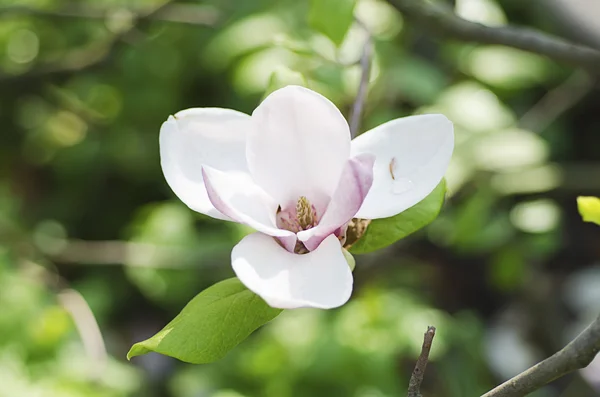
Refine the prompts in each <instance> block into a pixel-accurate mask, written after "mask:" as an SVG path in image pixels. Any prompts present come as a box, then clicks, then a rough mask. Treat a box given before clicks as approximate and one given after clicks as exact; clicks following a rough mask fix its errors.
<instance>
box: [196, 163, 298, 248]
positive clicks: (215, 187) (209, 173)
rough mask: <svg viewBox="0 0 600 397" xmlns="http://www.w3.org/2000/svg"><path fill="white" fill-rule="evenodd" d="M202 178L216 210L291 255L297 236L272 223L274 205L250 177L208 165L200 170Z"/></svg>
mask: <svg viewBox="0 0 600 397" xmlns="http://www.w3.org/2000/svg"><path fill="white" fill-rule="evenodd" d="M202 176H203V178H204V185H205V186H206V192H207V194H208V198H209V200H210V202H211V203H212V205H214V206H215V208H216V209H217V210H218V211H220V212H221V213H222V214H224V215H227V216H228V217H230V218H231V219H233V220H234V221H236V222H238V223H242V224H244V225H248V226H250V227H251V228H253V229H255V230H256V231H258V232H261V233H264V234H267V235H269V236H272V237H276V238H277V239H278V240H279V241H280V242H281V244H282V245H283V247H284V248H285V249H286V250H288V251H290V252H294V247H295V246H296V234H295V233H293V232H290V231H289V230H282V229H279V228H278V227H277V226H276V225H275V224H274V222H275V219H274V217H273V216H272V214H274V213H275V206H274V205H273V203H272V202H271V201H272V200H271V199H270V197H269V196H268V195H267V194H266V193H265V192H264V191H263V190H262V189H261V188H260V187H258V186H257V185H256V184H255V183H254V182H253V181H252V179H251V178H249V177H248V176H246V175H242V174H234V173H228V172H223V171H219V170H216V169H214V168H210V167H207V166H203V167H202Z"/></svg>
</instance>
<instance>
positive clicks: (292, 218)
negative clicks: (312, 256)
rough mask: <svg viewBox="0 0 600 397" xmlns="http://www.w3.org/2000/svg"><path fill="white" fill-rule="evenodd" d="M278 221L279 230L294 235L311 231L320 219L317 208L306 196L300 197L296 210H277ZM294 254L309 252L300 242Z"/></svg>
mask: <svg viewBox="0 0 600 397" xmlns="http://www.w3.org/2000/svg"><path fill="white" fill-rule="evenodd" d="M276 220H277V227H278V228H280V229H285V230H289V231H291V232H294V233H298V232H301V231H302V230H308V229H311V228H313V227H315V226H317V224H318V223H319V217H318V215H317V210H316V209H315V206H314V205H312V204H311V203H310V201H308V199H307V198H306V197H305V196H300V198H299V199H298V201H297V202H296V207H295V208H294V207H290V208H286V209H282V208H281V207H279V208H278V209H277V215H276ZM294 252H295V253H297V254H306V253H307V252H309V251H308V249H306V247H305V246H304V244H303V243H302V242H301V241H299V240H298V241H297V242H296V248H295V249H294Z"/></svg>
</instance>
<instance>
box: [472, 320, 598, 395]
mask: <svg viewBox="0 0 600 397" xmlns="http://www.w3.org/2000/svg"><path fill="white" fill-rule="evenodd" d="M598 352H600V316H598V318H597V319H596V320H595V321H594V322H593V323H592V324H590V325H589V326H588V327H587V328H586V329H585V330H584V331H583V332H582V333H581V334H579V336H578V337H576V338H575V339H573V340H572V341H571V343H569V344H568V345H567V346H565V347H564V348H563V349H562V350H561V351H559V352H558V353H556V354H555V355H553V356H552V357H550V358H547V359H546V360H544V361H542V362H541V363H539V364H536V365H535V366H533V367H531V368H529V369H528V370H527V371H525V372H522V373H521V374H519V375H517V376H515V377H514V378H512V379H510V380H508V381H506V382H504V383H503V384H501V385H500V386H498V387H496V388H495V389H493V390H491V391H489V392H487V393H486V394H484V395H483V396H482V397H522V396H526V395H527V394H529V393H531V392H534V391H536V390H538V389H540V388H541V387H543V386H544V385H546V384H548V383H550V382H552V381H553V380H555V379H558V378H560V377H562V376H564V375H566V374H568V373H570V372H573V371H576V370H578V369H581V368H585V367H587V366H588V365H589V364H590V363H591V362H592V360H593V359H594V358H595V357H596V355H597V354H598Z"/></svg>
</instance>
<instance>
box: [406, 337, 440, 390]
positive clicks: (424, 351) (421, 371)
mask: <svg viewBox="0 0 600 397" xmlns="http://www.w3.org/2000/svg"><path fill="white" fill-rule="evenodd" d="M434 336H435V327H431V326H429V327H427V332H425V335H424V337H423V347H422V348H421V355H420V356H419V359H418V360H417V364H416V365H415V369H414V371H413V373H412V376H411V377H410V382H409V383H408V397H421V383H422V382H423V376H425V369H426V368H427V363H428V362H429V352H430V351H431V344H432V343H433V337H434Z"/></svg>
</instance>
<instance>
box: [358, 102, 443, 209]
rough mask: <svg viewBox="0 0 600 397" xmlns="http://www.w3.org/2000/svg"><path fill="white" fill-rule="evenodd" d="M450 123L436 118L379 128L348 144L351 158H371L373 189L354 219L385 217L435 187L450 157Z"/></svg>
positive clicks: (419, 118) (409, 119) (407, 120)
mask: <svg viewBox="0 0 600 397" xmlns="http://www.w3.org/2000/svg"><path fill="white" fill-rule="evenodd" d="M453 148H454V132H453V127H452V123H451V122H450V120H448V119H447V118H446V117H445V116H443V115H441V114H430V115H421V116H411V117H405V118H402V119H396V120H392V121H389V122H387V123H385V124H382V125H380V126H379V127H376V128H374V129H372V130H370V131H367V132H365V133H364V134H362V135H360V136H358V137H357V138H355V139H354V140H353V141H352V154H353V155H358V154H360V153H372V154H374V155H375V157H376V159H375V166H374V167H373V186H372V187H371V190H370V191H369V194H367V197H366V198H365V201H364V203H363V205H362V207H361V208H360V210H359V211H358V213H357V214H356V217H357V218H365V219H376V218H387V217H390V216H394V215H396V214H399V213H400V212H402V211H404V210H406V209H408V208H410V207H412V206H413V205H415V204H417V203H418V202H419V201H421V200H423V199H424V198H425V197H427V195H428V194H429V193H431V192H432V191H433V189H434V188H435V187H436V186H437V185H438V184H439V183H440V181H441V180H442V178H443V177H444V174H445V173H446V168H447V167H448V163H449V162H450V158H451V157H452V150H453Z"/></svg>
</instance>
